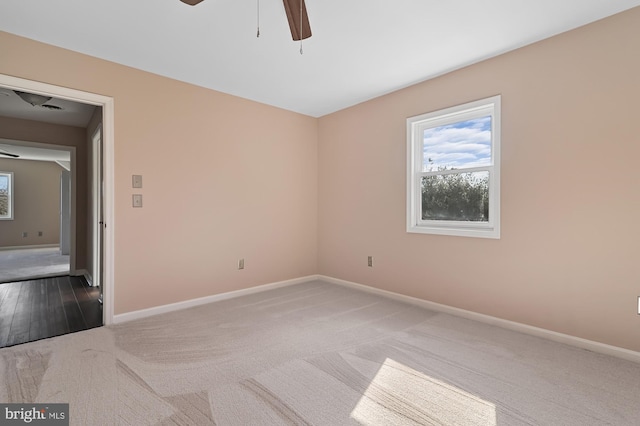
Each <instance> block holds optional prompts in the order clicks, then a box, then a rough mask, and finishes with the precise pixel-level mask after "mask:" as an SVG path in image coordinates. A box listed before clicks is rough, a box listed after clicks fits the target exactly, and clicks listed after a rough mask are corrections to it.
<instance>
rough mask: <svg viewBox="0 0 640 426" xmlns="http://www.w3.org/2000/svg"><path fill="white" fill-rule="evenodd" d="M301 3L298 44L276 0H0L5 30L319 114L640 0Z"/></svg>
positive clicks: (341, 0)
mask: <svg viewBox="0 0 640 426" xmlns="http://www.w3.org/2000/svg"><path fill="white" fill-rule="evenodd" d="M257 1H259V2H260V33H261V35H260V38H256V10H257V7H256V5H257ZM306 3H307V10H308V13H309V19H310V22H311V28H312V31H313V36H312V37H311V38H310V39H308V40H305V41H304V44H303V47H304V54H303V55H300V53H299V52H298V50H299V48H300V47H299V43H298V42H294V41H292V40H291V35H290V33H289V27H288V25H287V22H286V16H285V12H284V7H283V4H282V1H280V0H205V1H204V2H203V3H200V4H199V5H197V6H194V7H192V6H187V5H185V4H183V3H181V2H180V1H179V0H135V1H132V0H109V1H96V0H94V1H89V0H56V1H51V0H2V1H1V2H0V30H3V31H7V32H10V33H14V34H18V35H21V36H25V37H28V38H32V39H35V40H39V41H43V42H46V43H49V44H53V45H57V46H61V47H64V48H67V49H71V50H75V51H78V52H82V53H85V54H88V55H92V56H96V57H100V58H103V59H107V60H110V61H114V62H118V63H121V64H125V65H128V66H132V67H135V68H139V69H143V70H146V71H150V72H153V73H156V74H160V75H164V76H167V77H171V78H175V79H178V80H183V81H187V82H191V83H194V84H197V85H200V86H204V87H208V88H211V89H215V90H219V91H222V92H226V93H230V94H233V95H237V96H240V97H244V98H248V99H252V100H255V101H258V102H263V103H266V104H270V105H274V106H278V107H281V108H285V109H288V110H292V111H297V112H300V113H303V114H307V115H310V116H314V117H318V116H322V115H325V114H328V113H331V112H334V111H336V110H339V109H342V108H345V107H348V106H351V105H354V104H356V103H359V102H362V101H365V100H368V99H371V98H373V97H376V96H379V95H382V94H385V93H388V92H391V91H394V90H397V89H399V88H402V87H406V86H409V85H411V84H414V83H417V82H419V81H423V80H427V79H429V78H432V77H435V76H438V75H441V74H443V73H446V72H448V71H451V70H454V69H457V68H460V67H463V66H465V65H469V64H472V63H474V62H478V61H480V60H483V59H485V58H489V57H491V56H495V55H497V54H500V53H503V52H506V51H509V50H512V49H515V48H518V47H521V46H524V45H526V44H529V43H532V42H535V41H538V40H541V39H544V38H547V37H550V36H553V35H555V34H558V33H561V32H564V31H567V30H570V29H573V28H576V27H578V26H581V25H584V24H587V23H589V22H592V21H595V20H598V19H600V18H603V17H606V16H609V15H612V14H615V13H618V12H621V11H623V10H626V9H630V8H632V7H635V6H639V5H640V0H529V1H525V0H482V1H479V0H440V1H435V0H349V1H345V0H306ZM46 66H47V64H46V63H43V67H46Z"/></svg>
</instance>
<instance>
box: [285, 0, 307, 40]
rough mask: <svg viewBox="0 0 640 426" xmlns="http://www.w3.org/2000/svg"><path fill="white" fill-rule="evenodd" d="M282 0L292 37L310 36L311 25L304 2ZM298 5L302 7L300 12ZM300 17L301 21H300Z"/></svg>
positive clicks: (303, 37) (301, 38)
mask: <svg viewBox="0 0 640 426" xmlns="http://www.w3.org/2000/svg"><path fill="white" fill-rule="evenodd" d="M282 1H283V2H284V10H285V11H286V12H287V20H288V21H289V28H290V29H291V37H293V39H294V40H304V39H305V38H309V37H311V25H310V24H309V16H307V6H306V5H305V4H304V0H282ZM300 7H302V13H300ZM301 15H302V16H301ZM301 17H302V22H300V18H301Z"/></svg>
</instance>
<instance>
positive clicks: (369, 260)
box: [367, 256, 373, 268]
mask: <svg viewBox="0 0 640 426" xmlns="http://www.w3.org/2000/svg"><path fill="white" fill-rule="evenodd" d="M367 266H369V267H370V268H372V267H373V256H369V257H368V258H367Z"/></svg>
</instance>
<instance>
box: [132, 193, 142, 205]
mask: <svg viewBox="0 0 640 426" xmlns="http://www.w3.org/2000/svg"><path fill="white" fill-rule="evenodd" d="M133 207H142V194H133Z"/></svg>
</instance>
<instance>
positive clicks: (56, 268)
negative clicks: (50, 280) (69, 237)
mask: <svg viewBox="0 0 640 426" xmlns="http://www.w3.org/2000/svg"><path fill="white" fill-rule="evenodd" d="M68 273H69V256H68V255H62V254H60V248H59V247H46V248H31V249H15V250H0V283H7V282H16V281H25V280H29V279H35V278H43V277H51V276H56V275H64V274H68Z"/></svg>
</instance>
